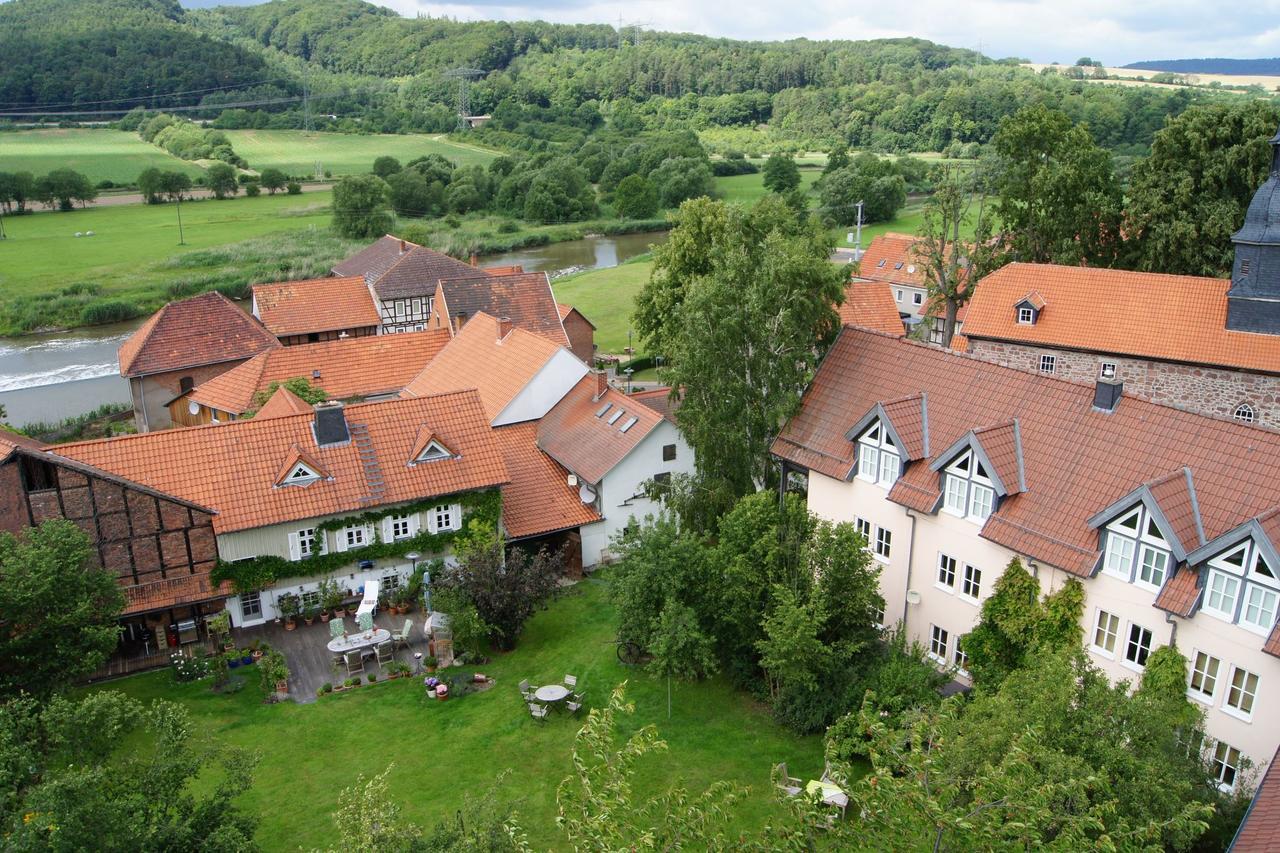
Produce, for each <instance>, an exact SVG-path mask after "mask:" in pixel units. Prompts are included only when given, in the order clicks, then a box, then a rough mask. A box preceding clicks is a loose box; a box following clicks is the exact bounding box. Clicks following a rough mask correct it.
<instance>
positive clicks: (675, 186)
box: [649, 157, 715, 207]
mask: <svg viewBox="0 0 1280 853" xmlns="http://www.w3.org/2000/svg"><path fill="white" fill-rule="evenodd" d="M649 180H650V181H652V182H653V185H654V186H655V187H657V189H658V197H659V198H660V199H661V200H662V206H663V207H675V206H676V205H678V204H680V202H682V201H684V200H686V199H690V198H699V197H701V196H710V195H711V194H712V193H713V192H715V176H714V175H712V174H711V166H710V165H709V164H708V163H707V160H706V158H705V157H668V158H667V159H666V160H663V161H662V162H661V163H659V164H658V167H657V168H655V169H654V170H653V171H652V172H650V173H649Z"/></svg>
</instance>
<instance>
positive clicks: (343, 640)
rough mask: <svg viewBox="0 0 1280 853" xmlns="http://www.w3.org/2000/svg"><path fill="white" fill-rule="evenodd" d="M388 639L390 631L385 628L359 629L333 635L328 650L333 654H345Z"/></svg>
mask: <svg viewBox="0 0 1280 853" xmlns="http://www.w3.org/2000/svg"><path fill="white" fill-rule="evenodd" d="M390 639H391V632H390V631H388V630H387V629H386V628H375V629H374V630H372V631H361V632H360V633H358V634H348V635H347V636H345V637H335V638H334V639H332V640H330V641H329V651H330V652H332V653H333V654H335V655H345V654H346V653H347V652H354V651H357V650H359V649H366V648H369V647H371V646H376V645H378V644H379V643H385V642H388V641H389V640H390Z"/></svg>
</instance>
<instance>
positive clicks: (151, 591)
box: [122, 572, 235, 615]
mask: <svg viewBox="0 0 1280 853" xmlns="http://www.w3.org/2000/svg"><path fill="white" fill-rule="evenodd" d="M122 589H123V591H124V599H125V607H124V612H125V614H126V615H127V614H130V613H147V612H149V611H152V610H161V609H163V608H166V607H175V606H177V605H191V604H197V603H199V602H201V601H209V600H211V599H215V598H225V597H226V596H228V595H234V594H235V590H234V589H233V588H232V586H231V581H223V582H222V584H221V585H220V586H214V585H213V582H212V581H211V580H210V579H209V573H208V572H197V573H196V574H193V575H182V576H181V577H173V578H168V579H166V580H158V581H153V582H152V583H144V584H137V585H134V586H125V587H122Z"/></svg>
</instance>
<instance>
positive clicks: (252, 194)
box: [244, 181, 262, 198]
mask: <svg viewBox="0 0 1280 853" xmlns="http://www.w3.org/2000/svg"><path fill="white" fill-rule="evenodd" d="M244 194H245V195H246V196H248V197H249V198H257V197H258V196H260V195H262V185H261V184H259V183H258V182H257V181H249V182H247V183H246V184H245V185H244Z"/></svg>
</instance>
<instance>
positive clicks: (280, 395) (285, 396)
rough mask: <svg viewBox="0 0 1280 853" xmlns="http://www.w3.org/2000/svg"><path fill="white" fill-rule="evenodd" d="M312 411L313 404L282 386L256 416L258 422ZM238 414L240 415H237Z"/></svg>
mask: <svg viewBox="0 0 1280 853" xmlns="http://www.w3.org/2000/svg"><path fill="white" fill-rule="evenodd" d="M310 411H312V407H311V404H310V403H308V402H307V401H306V400H304V399H302V398H301V397H299V396H298V395H297V394H295V393H293V392H292V391H290V390H289V389H288V388H286V387H284V386H283V385H281V386H280V387H279V388H277V389H276V392H275V393H274V394H272V395H271V397H270V399H268V400H267V402H265V403H263V404H262V408H261V409H258V411H257V413H256V414H255V415H254V417H255V418H257V419H258V420H266V419H267V418H279V417H285V416H288V415H300V414H304V413H306V412H310ZM237 414H238V413H237Z"/></svg>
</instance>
